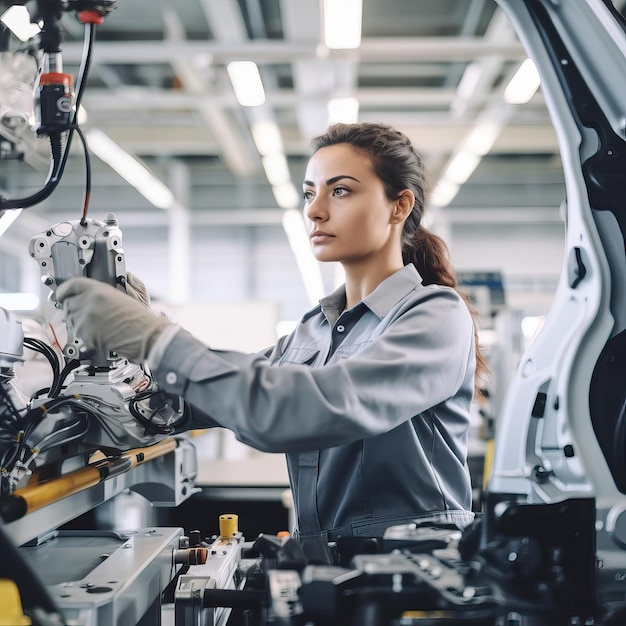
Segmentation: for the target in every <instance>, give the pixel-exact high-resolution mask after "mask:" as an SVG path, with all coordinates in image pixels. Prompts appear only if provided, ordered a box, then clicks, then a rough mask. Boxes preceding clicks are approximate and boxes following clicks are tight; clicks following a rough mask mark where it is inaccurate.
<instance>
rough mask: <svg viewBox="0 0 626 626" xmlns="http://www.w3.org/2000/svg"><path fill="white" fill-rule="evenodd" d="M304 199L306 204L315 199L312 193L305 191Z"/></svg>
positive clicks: (303, 193)
mask: <svg viewBox="0 0 626 626" xmlns="http://www.w3.org/2000/svg"><path fill="white" fill-rule="evenodd" d="M302 197H303V198H304V200H305V202H308V201H309V200H311V199H312V198H313V192H312V191H303V192H302Z"/></svg>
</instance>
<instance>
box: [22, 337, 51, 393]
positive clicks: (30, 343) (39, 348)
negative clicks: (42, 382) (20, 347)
mask: <svg viewBox="0 0 626 626" xmlns="http://www.w3.org/2000/svg"><path fill="white" fill-rule="evenodd" d="M23 343H24V346H25V347H27V348H30V349H31V350H34V351H35V352H39V353H40V354H43V356H45V357H46V359H47V360H48V362H49V363H50V367H51V368H52V386H54V384H55V382H56V380H57V379H58V377H59V373H60V365H59V358H58V357H57V354H56V352H55V351H54V350H53V349H52V348H51V347H50V346H49V345H48V344H46V343H44V342H43V341H41V339H35V338H34V337H24V342H23Z"/></svg>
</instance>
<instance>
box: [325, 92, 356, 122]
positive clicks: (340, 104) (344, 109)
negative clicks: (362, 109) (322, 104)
mask: <svg viewBox="0 0 626 626" xmlns="http://www.w3.org/2000/svg"><path fill="white" fill-rule="evenodd" d="M358 120H359V101H358V100H357V99H356V98H333V99H332V100H329V101H328V123H329V124H332V123H334V122H343V123H345V124H352V123H353V122H358Z"/></svg>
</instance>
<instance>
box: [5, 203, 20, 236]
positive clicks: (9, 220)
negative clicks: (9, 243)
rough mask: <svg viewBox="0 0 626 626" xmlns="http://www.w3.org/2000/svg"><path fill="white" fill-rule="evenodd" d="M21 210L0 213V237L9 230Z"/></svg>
mask: <svg viewBox="0 0 626 626" xmlns="http://www.w3.org/2000/svg"><path fill="white" fill-rule="evenodd" d="M21 212H22V209H12V210H11V211H0V237H2V235H4V233H6V232H7V230H9V228H10V227H11V224H13V222H14V221H15V220H16V219H17V218H18V217H19V214H20V213H21Z"/></svg>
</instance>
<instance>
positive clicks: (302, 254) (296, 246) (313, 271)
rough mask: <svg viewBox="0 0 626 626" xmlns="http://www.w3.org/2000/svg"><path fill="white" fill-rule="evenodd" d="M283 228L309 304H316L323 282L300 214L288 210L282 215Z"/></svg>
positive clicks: (320, 295)
mask: <svg viewBox="0 0 626 626" xmlns="http://www.w3.org/2000/svg"><path fill="white" fill-rule="evenodd" d="M283 228H284V229H285V233H286V235H287V239H288V240H289V245H290V246H291V251H292V252H293V255H294V257H295V258H296V263H297V264H298V269H299V270H300V275H301V276H302V280H303V282H304V288H305V289H306V293H307V296H308V297H309V301H310V302H311V304H317V303H318V302H319V299H320V298H322V297H323V296H324V281H323V280H322V272H321V270H320V265H319V261H318V260H317V259H316V258H315V256H314V255H313V251H312V250H311V242H310V241H309V235H308V233H307V232H306V226H305V224H304V219H303V217H302V213H300V211H298V210H296V209H289V210H287V211H285V213H284V214H283Z"/></svg>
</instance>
